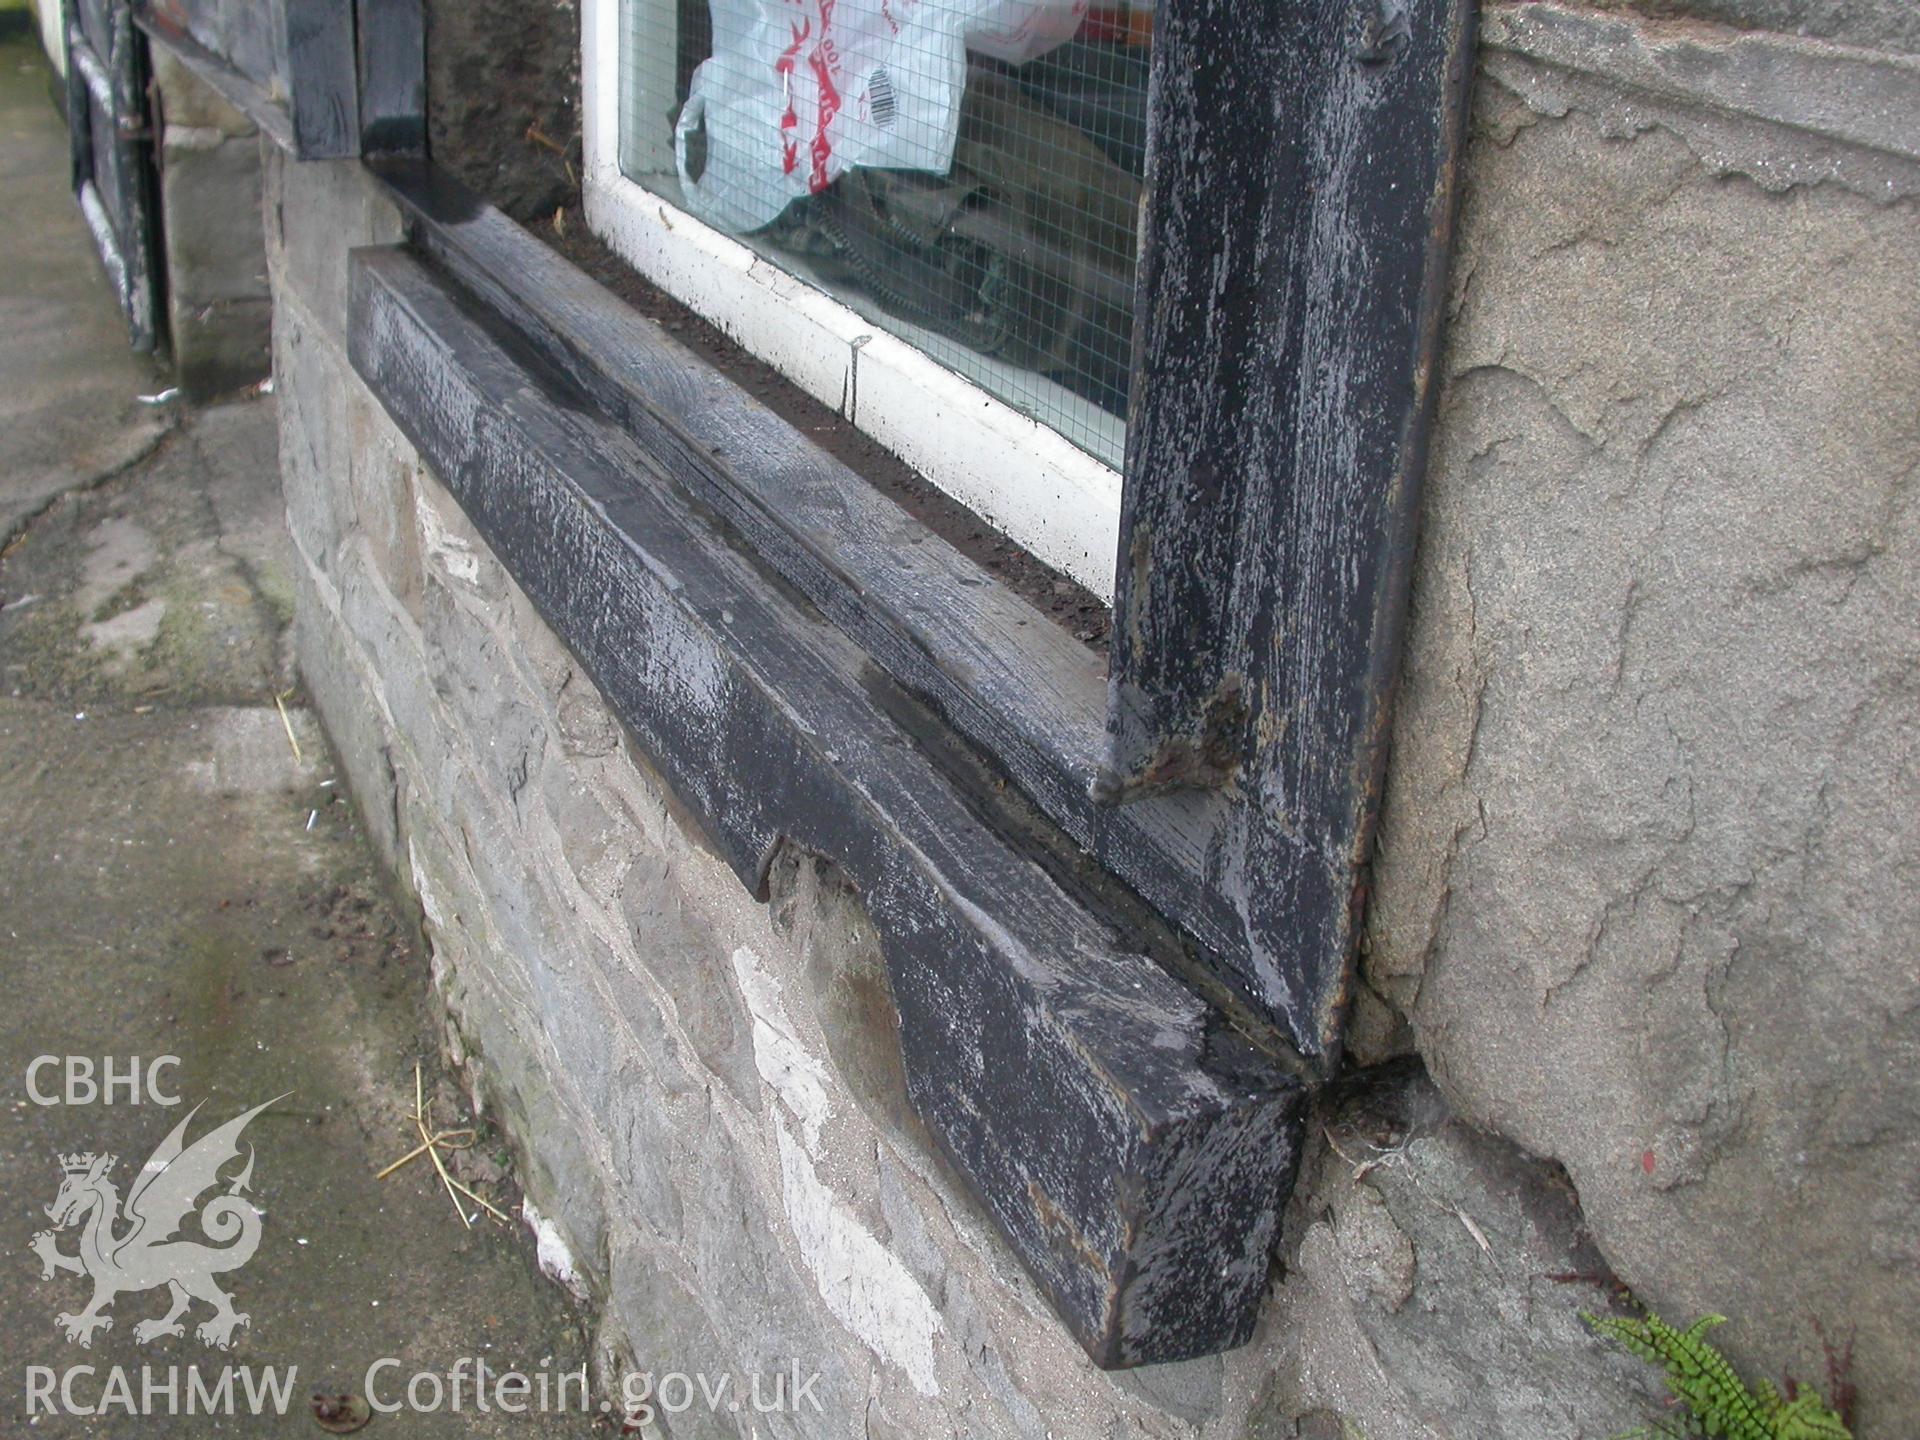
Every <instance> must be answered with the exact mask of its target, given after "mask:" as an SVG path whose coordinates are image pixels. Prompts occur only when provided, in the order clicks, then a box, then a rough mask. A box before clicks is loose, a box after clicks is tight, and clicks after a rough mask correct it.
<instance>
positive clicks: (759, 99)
mask: <svg viewBox="0 0 1920 1440" xmlns="http://www.w3.org/2000/svg"><path fill="white" fill-rule="evenodd" d="M620 29H621V57H620V168H621V170H622V171H623V172H624V173H625V174H626V175H627V177H628V178H629V179H631V180H634V181H637V182H638V183H639V184H641V185H644V186H645V187H647V188H648V189H649V190H651V191H653V192H655V193H656V194H659V195H661V196H662V197H663V198H666V199H668V200H670V201H672V202H673V203H674V204H675V205H677V206H680V207H681V208H683V209H685V210H688V211H690V212H691V213H693V214H694V215H696V216H698V217H699V218H700V219H702V220H704V221H706V222H707V223H708V224H710V225H713V226H714V227H715V228H717V229H719V230H722V231H724V232H726V233H728V234H731V235H734V236H737V237H739V238H740V239H741V240H743V241H744V242H745V243H746V244H748V245H750V246H752V247H753V248H754V249H756V250H757V251H759V252H760V253H761V254H763V255H765V256H767V257H768V258H769V259H772V260H774V261H776V262H777V263H779V264H780V265H781V266H782V267H783V268H785V269H787V270H789V271H791V272H793V273H795V274H797V275H800V276H802V277H803V278H805V279H807V280H809V281H811V282H813V283H814V284H817V285H819V286H820V287H821V288H822V289H824V290H826V291H828V292H829V293H831V294H832V295H834V296H835V297H836V298H838V299H839V300H841V301H842V303H844V304H846V305H848V306H850V307H851V308H853V309H854V310H856V311H858V312H859V313H861V314H863V315H864V316H866V317H867V318H868V319H870V320H872V321H873V322H874V323H875V324H876V325H880V326H883V327H885V328H886V329H888V330H891V331H893V332H894V333H895V334H898V335H900V336H902V337H903V338H905V339H906V340H908V341H910V342H911V343H913V344H914V345H915V346H917V347H918V348H920V349H921V350H923V351H925V352H926V353H928V354H929V355H931V356H932V357H933V358H935V359H936V360H938V361H940V362H941V363H942V364H945V365H947V366H949V367H950V368H952V369H954V370H956V371H959V372H960V373H961V374H963V375H965V376H967V377H969V378H970V379H972V380H973V381H975V382H976V383H977V384H979V385H980V386H982V387H983V388H984V389H986V390H988V391H990V392H991V393H993V394H995V395H997V396H999V397H1000V398H1001V399H1002V400H1004V401H1006V402H1007V403H1008V404H1010V405H1012V406H1013V407H1014V408H1015V409H1017V410H1019V411H1021V412H1023V413H1025V414H1027V415H1030V416H1032V417H1033V418H1034V419H1036V420H1038V421H1040V422H1041V423H1042V424H1045V425H1048V426H1050V427H1052V428H1053V429H1055V430H1058V431H1059V432H1060V433H1061V434H1063V435H1065V436H1066V437H1067V438H1068V439H1070V440H1072V441H1074V442H1075V443H1076V444H1078V445H1079V446H1081V447H1082V448H1083V449H1085V450H1087V451H1089V452H1091V453H1092V454H1094V455H1095V456H1097V457H1099V458H1100V459H1101V460H1103V461H1105V462H1106V463H1108V464H1110V465H1113V466H1116V467H1117V466H1118V465H1119V464H1120V460H1121V452H1122V449H1123V446H1124V442H1125V431H1126V420H1125V417H1126V411H1127V390H1128V383H1129V379H1130V376H1131V371H1132V354H1133V340H1132V328H1133V287H1134V264H1135V258H1136V254H1137V251H1138V246H1139V214H1140V188H1141V168H1142V162H1143V156H1144V151H1145V148H1146V86H1147V58H1148V53H1149V47H1150V45H1151V41H1152V36H1153V0H1135V3H1132V4H1128V3H1118V4H1097V5H1092V6H1090V5H1089V0H622V13H621V27H620Z"/></svg>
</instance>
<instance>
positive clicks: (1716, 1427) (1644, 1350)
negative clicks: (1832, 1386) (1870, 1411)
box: [1581, 1313, 1853, 1440]
mask: <svg viewBox="0 0 1920 1440" xmlns="http://www.w3.org/2000/svg"><path fill="white" fill-rule="evenodd" d="M1581 1318H1582V1319H1584V1320H1585V1321H1586V1322H1587V1324H1589V1325H1591V1326H1592V1327H1593V1328H1594V1330H1596V1331H1597V1332H1599V1333H1600V1334H1602V1335H1605V1336H1608V1337H1609V1338H1611V1339H1613V1340H1617V1341H1619V1342H1620V1344H1622V1345H1624V1346H1625V1347H1626V1348H1627V1349H1629V1350H1631V1351H1632V1352H1633V1353H1634V1354H1635V1355H1638V1356H1639V1357H1640V1358H1641V1359H1642V1360H1645V1361H1646V1362H1647V1363H1648V1364H1650V1365H1658V1366H1659V1367H1660V1369H1661V1371H1662V1372H1663V1373H1664V1375H1665V1377H1666V1382H1667V1389H1669V1390H1671V1391H1672V1392H1673V1393H1674V1395H1675V1396H1676V1397H1677V1398H1678V1399H1679V1401H1680V1403H1681V1404H1682V1405H1684V1406H1686V1409H1687V1414H1686V1416H1685V1418H1684V1419H1681V1420H1678V1421H1669V1422H1664V1423H1662V1424H1661V1425H1659V1426H1656V1427H1655V1428H1654V1429H1653V1430H1651V1431H1643V1432H1640V1433H1643V1434H1658V1435H1674V1436H1691V1435H1707V1436H1714V1437H1721V1440H1852V1435H1853V1432H1852V1431H1850V1430H1848V1429H1847V1427H1846V1426H1845V1425H1844V1424H1842V1423H1841V1420H1840V1417H1839V1416H1838V1415H1836V1414H1834V1413H1833V1411H1831V1410H1829V1409H1828V1408H1827V1404H1826V1400H1825V1398H1824V1397H1823V1396H1822V1395H1821V1394H1820V1393H1819V1392H1818V1391H1817V1390H1814V1389H1812V1388H1811V1387H1809V1388H1808V1389H1807V1391H1806V1392H1805V1393H1804V1394H1802V1395H1800V1396H1798V1397H1797V1398H1795V1399H1793V1400H1786V1399H1783V1398H1782V1397H1781V1394H1780V1392H1779V1391H1778V1390H1776V1389H1775V1388H1774V1387H1773V1386H1772V1385H1771V1384H1770V1383H1769V1382H1767V1381H1765V1380H1762V1381H1761V1382H1760V1383H1759V1385H1758V1386H1757V1387H1755V1388H1754V1389H1752V1390H1749V1389H1748V1388H1747V1387H1746V1386H1745V1385H1744V1384H1743V1383H1741V1380H1740V1377H1739V1376H1738V1375H1736V1374H1734V1373H1733V1367H1732V1366H1731V1365H1729V1364H1728V1363H1727V1357H1726V1356H1724V1355H1722V1354H1721V1353H1720V1352H1719V1351H1718V1350H1716V1349H1714V1347H1713V1346H1712V1345H1710V1344H1708V1343H1707V1341H1706V1339H1705V1336H1706V1333H1707V1332H1708V1331H1709V1330H1711V1329H1713V1327H1714V1326H1716V1325H1724V1324H1726V1323H1727V1317H1726V1316H1724V1315H1703V1316H1701V1317H1700V1318H1699V1319H1698V1320H1696V1321H1694V1322H1693V1324H1691V1325H1689V1326H1688V1327H1687V1328H1686V1329H1685V1330H1676V1329H1674V1328H1673V1327H1672V1326H1671V1325H1669V1324H1667V1323H1666V1322H1665V1321H1664V1320H1662V1319H1661V1318H1660V1317H1659V1316H1657V1315H1649V1316H1647V1317H1646V1318H1645V1319H1644V1320H1624V1319H1613V1318H1609V1319H1604V1320H1603V1319H1600V1318H1599V1317H1597V1316H1594V1315H1587V1314H1584V1313H1583V1314H1582V1316H1581Z"/></svg>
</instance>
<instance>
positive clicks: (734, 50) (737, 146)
mask: <svg viewBox="0 0 1920 1440" xmlns="http://www.w3.org/2000/svg"><path fill="white" fill-rule="evenodd" d="M711 5H712V10H713V54H712V56H711V57H710V58H709V59H707V60H706V61H704V62H703V63H702V64H701V66H700V68H699V69H698V70H696V71H694V75H693V83H692V86H691V88H690V90H689V93H688V96H687V103H686V105H685V106H684V107H683V108H682V109H681V112H680V118H679V121H678V123H677V124H676V126H675V130H674V158H675V164H676V167H677V168H678V170H679V172H680V186H681V192H682V195H683V197H684V199H685V201H686V204H687V208H688V209H690V210H692V211H693V213H694V214H696V215H698V216H699V217H700V218H701V219H703V220H705V221H707V222H708V223H709V224H711V225H716V226H718V227H720V228H721V229H723V230H729V231H732V232H734V233H736V234H743V233H745V232H747V231H751V230H758V229H759V228H760V227H761V226H763V225H766V224H768V223H769V222H770V221H772V220H773V219H774V218H775V217H776V216H778V215H779V214H780V212H781V211H782V210H784V209H785V208H786V207H787V205H788V204H789V203H791V202H792V201H793V200H795V199H797V198H798V197H800V196H802V195H817V194H819V193H820V192H821V191H822V190H825V189H826V188H827V187H828V186H829V185H831V184H832V183H833V182H834V181H835V180H836V179H838V178H839V177H840V176H841V175H842V174H844V173H845V172H846V171H847V169H848V168H849V167H851V166H855V165H865V166H875V167H879V168H884V169H894V170H925V171H930V172H932V173H934V174H945V173H946V171H947V168H948V167H949V166H950V165H951V164H952V162H953V146H954V138H955V135H956V133H957V131H958V129H959V117H960V95H961V91H962V90H963V89H964V87H965V85H966V77H967V55H966V52H967V50H968V49H969V48H972V49H974V50H977V51H979V52H981V53H982V54H986V55H991V56H994V57H995V58H997V59H1000V60H1004V61H1007V62H1008V63H1010V64H1021V63H1023V62H1025V61H1028V60H1032V59H1034V58H1036V57H1037V56H1040V55H1043V54H1045V53H1046V52H1047V51H1048V50H1051V49H1052V48H1053V47H1054V46H1056V45H1059V44H1061V43H1062V42H1063V41H1066V40H1068V39H1070V38H1072V36H1073V34H1074V32H1075V31H1077V30H1078V29H1079V27H1080V23H1081V21H1082V20H1083V19H1084V18H1085V16H1086V12H1087V5H1088V0H711Z"/></svg>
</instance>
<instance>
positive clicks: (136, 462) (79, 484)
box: [0, 419, 186, 560]
mask: <svg viewBox="0 0 1920 1440" xmlns="http://www.w3.org/2000/svg"><path fill="white" fill-rule="evenodd" d="M184 433H186V431H185V427H184V426H183V425H181V423H180V421H179V420H178V419H175V420H173V421H171V422H170V423H169V424H168V425H167V426H166V427H165V428H164V429H162V430H161V431H160V432H159V433H158V434H156V435H155V436H154V437H153V438H152V439H151V440H149V441H148V442H147V443H146V444H145V445H144V446H142V447H141V448H140V450H139V451H138V452H137V453H136V454H133V455H130V456H128V457H127V458H126V459H124V460H122V461H120V462H119V463H118V464H115V465H110V466H108V467H107V468H106V469H105V470H102V471H101V472H100V473H99V474H97V475H89V476H86V477H84V478H82V479H79V480H76V481H74V482H73V483H72V484H71V485H63V486H62V487H61V488H60V489H58V490H56V491H54V493H53V494H51V495H49V496H48V497H47V498H46V499H45V500H43V501H41V503H40V504H38V505H36V506H34V508H33V509H32V510H30V511H28V512H27V513H26V514H25V515H22V516H21V517H20V519H19V521H18V522H16V523H15V524H14V526H13V527H12V528H11V529H10V530H8V531H6V533H4V534H0V560H4V559H6V558H7V556H9V555H11V554H12V553H13V552H14V551H15V550H17V549H19V547H20V545H21V542H23V541H24V540H25V539H26V538H27V534H28V532H29V531H31V530H32V529H33V527H34V526H36V525H38V524H39V523H40V522H41V521H42V520H45V519H46V518H47V517H48V516H49V515H51V514H52V513H53V512H54V510H55V509H57V508H58V507H59V505H60V502H61V501H63V500H66V499H69V498H71V497H74V496H79V495H91V494H92V493H93V492H94V491H96V490H102V489H105V488H106V487H107V486H108V485H111V484H112V483H113V482H114V481H116V480H119V479H122V478H125V477H127V476H130V475H131V474H132V473H133V472H134V471H135V470H138V469H139V468H140V467H141V466H143V465H146V464H148V463H149V462H150V461H154V460H157V459H159V458H160V454H161V452H162V450H164V449H165V448H166V447H167V445H168V443H169V442H170V441H172V440H173V439H175V438H176V437H177V436H180V435H182V434H184Z"/></svg>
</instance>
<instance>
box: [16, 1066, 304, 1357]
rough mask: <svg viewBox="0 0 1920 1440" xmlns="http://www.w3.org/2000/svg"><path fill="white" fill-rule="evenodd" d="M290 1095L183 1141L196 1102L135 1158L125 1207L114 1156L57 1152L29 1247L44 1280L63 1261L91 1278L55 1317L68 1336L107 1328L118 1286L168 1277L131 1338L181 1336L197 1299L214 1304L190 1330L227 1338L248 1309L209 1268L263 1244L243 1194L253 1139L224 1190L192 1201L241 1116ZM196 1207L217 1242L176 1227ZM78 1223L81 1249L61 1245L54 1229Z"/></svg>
mask: <svg viewBox="0 0 1920 1440" xmlns="http://www.w3.org/2000/svg"><path fill="white" fill-rule="evenodd" d="M286 1098H287V1097H286V1096H285V1095H280V1096H276V1097H275V1099H274V1100H269V1101H267V1103H266V1105H256V1106H254V1108H253V1109H251V1110H249V1111H247V1112H246V1114H244V1115H240V1116H237V1117H236V1118H234V1119H232V1120H229V1121H228V1122H227V1123H226V1124H224V1125H222V1126H220V1127H219V1128H218V1129H215V1130H210V1131H208V1132H207V1133H206V1134H205V1135H202V1136H201V1137H200V1138H199V1139H198V1140H196V1141H194V1142H193V1144H191V1145H187V1144H185V1143H184V1142H185V1139H186V1133H187V1124H188V1122H189V1121H191V1120H192V1119H193V1117H194V1116H195V1115H197V1114H198V1113H199V1112H200V1107H199V1106H198V1105H196V1106H194V1107H193V1109H192V1110H190V1111H188V1112H187V1115H186V1118H185V1119H183V1120H181V1122H180V1123H179V1124H178V1125H176V1126H174V1127H173V1133H172V1134H170V1135H168V1136H167V1138H166V1139H165V1140H162V1141H161V1142H160V1148H159V1149H157V1150H155V1151H154V1152H153V1155H152V1157H151V1158H150V1159H149V1160H148V1161H147V1163H146V1164H144V1165H142V1166H141V1167H140V1173H139V1174H137V1175H136V1176H134V1178H133V1184H132V1186H131V1187H130V1188H129V1190H128V1191H127V1198H126V1202H125V1204H124V1206H123V1205H122V1203H121V1200H120V1191H119V1188H118V1187H117V1186H116V1185H115V1184H114V1183H113V1179H112V1176H113V1168H114V1166H115V1164H117V1163H118V1159H119V1157H118V1156H114V1155H96V1154H93V1153H92V1152H88V1153H86V1154H80V1155H62V1156H61V1157H60V1169H61V1171H62V1173H63V1178H62V1180H61V1182H60V1193H59V1194H57V1195H55V1196H54V1197H53V1203H52V1204H51V1205H49V1206H47V1207H46V1213H47V1218H48V1219H49V1220H51V1221H53V1229H51V1230H42V1231H41V1232H40V1233H39V1234H37V1235H35V1236H34V1237H33V1241H32V1243H31V1245H30V1246H29V1248H30V1249H31V1250H32V1251H33V1253H34V1254H36V1255H38V1256H39V1257H40V1263H41V1266H42V1270H41V1274H40V1278H41V1279H42V1280H51V1279H52V1278H53V1277H54V1275H55V1273H56V1272H58V1271H62V1270H64V1271H69V1272H71V1273H72V1274H75V1275H84V1276H86V1277H88V1278H89V1279H91V1280H92V1281H93V1299H92V1300H90V1301H89V1302H88V1303H87V1307H86V1309H84V1310H82V1311H80V1313H79V1314H77V1315H75V1314H66V1313H63V1314H60V1315H58V1316H55V1317H54V1322H53V1323H54V1324H55V1325H56V1326H58V1327H59V1328H60V1329H61V1330H64V1331H65V1332H66V1336H67V1339H68V1340H70V1341H73V1342H75V1343H77V1344H79V1345H81V1346H83V1347H86V1348H91V1347H92V1345H93V1333H94V1331H96V1330H111V1329H112V1328H113V1317H112V1316H111V1315H108V1314H105V1313H104V1312H105V1310H106V1308H107V1307H108V1306H109V1305H111V1304H112V1303H113V1300H114V1297H115V1296H116V1295H119V1294H120V1293H121V1292H122V1291H140V1290H155V1289H158V1288H159V1287H160V1286H162V1285H164V1286H166V1287H167V1291H168V1293H169V1294H170V1295H171V1296H172V1303H171V1304H170V1305H169V1306H168V1307H167V1313H166V1314H164V1315H160V1316H156V1317H154V1318H153V1319H150V1320H142V1321H141V1322H140V1323H139V1324H137V1325H135V1326H134V1327H133V1337H134V1339H136V1340H138V1341H140V1342H141V1343H142V1344H145V1343H147V1342H148V1341H151V1340H157V1339H159V1338H160V1337H161V1336H162V1335H176V1336H177V1335H184V1334H185V1333H186V1327H185V1326H184V1325H183V1324H182V1323H181V1318H180V1317H181V1316H182V1315H184V1314H186V1312H187V1310H188V1308H189V1307H190V1306H191V1305H192V1303H193V1302H194V1301H195V1300H200V1301H204V1302H205V1303H206V1304H209V1305H211V1306H213V1312H214V1313H213V1315H212V1317H211V1318H209V1319H207V1320H203V1321H202V1322H201V1323H200V1324H199V1325H198V1326H196V1327H195V1328H194V1334H195V1335H197V1336H198V1337H199V1338H200V1340H201V1341H203V1342H204V1343H205V1344H208V1345H212V1346H216V1347H218V1348H219V1349H221V1350H225V1349H227V1348H228V1347H229V1346H231V1345H232V1344H233V1332H234V1331H235V1330H237V1329H239V1328H240V1327H241V1326H242V1325H245V1324H246V1323H247V1320H248V1316H247V1314H246V1312H245V1311H242V1310H235V1309H234V1308H233V1297H232V1296H231V1295H228V1294H227V1293H226V1292H225V1291H224V1290H222V1289H221V1288H220V1287H219V1286H218V1285H217V1284H215V1283H214V1276H216V1275H224V1274H225V1273H227V1272H228V1271H230V1270H238V1269H239V1268H240V1267H241V1266H242V1265H244V1264H246V1263H247V1261H249V1260H251V1259H252V1258H253V1252H254V1251H255V1250H256V1249H258V1248H259V1245H260V1212H259V1211H258V1210H256V1209H254V1207H253V1206H252V1204H251V1203H249V1202H248V1201H246V1200H244V1199H242V1198H241V1192H243V1191H244V1190H246V1188H247V1186H248V1185H249V1184H250V1183H251V1181H252V1179H253V1147H252V1146H251V1145H248V1146H247V1147H246V1155H247V1161H246V1165H245V1167H244V1168H242V1169H241V1171H240V1172H239V1173H238V1174H237V1175H234V1176H233V1177H232V1178H231V1179H229V1180H228V1181H226V1182H225V1183H226V1190H225V1191H224V1192H223V1193H221V1194H218V1195H215V1196H214V1197H213V1198H212V1199H210V1200H208V1201H207V1202H206V1203H205V1204H204V1205H199V1206H198V1209H197V1211H196V1202H198V1201H199V1199H200V1197H201V1196H202V1195H203V1194H205V1193H206V1191H207V1190H209V1189H211V1188H212V1187H213V1186H215V1185H217V1184H220V1183H221V1181H220V1177H219V1171H220V1170H221V1168H222V1167H223V1166H225V1165H226V1164H227V1163H228V1162H229V1161H231V1160H234V1159H236V1158H237V1157H238V1156H239V1155H240V1151H241V1146H240V1132H241V1131H242V1130H244V1129H246V1128H247V1122H248V1121H250V1120H252V1119H253V1117H254V1116H256V1115H258V1114H259V1113H260V1112H261V1111H262V1110H265V1109H266V1108H267V1106H268V1105H272V1104H274V1103H275V1102H276V1100H284V1099H286ZM196 1213H197V1214H198V1217H199V1221H200V1231H201V1233H202V1234H204V1235H205V1236H206V1237H207V1239H208V1240H209V1241H211V1242H213V1243H211V1244H202V1243H201V1242H199V1241H197V1240H189V1239H185V1238H183V1237H182V1236H181V1233H180V1231H181V1226H182V1225H183V1224H184V1223H185V1221H186V1220H187V1218H188V1217H189V1216H190V1215H194V1214H196ZM75 1225H78V1226H79V1227H80V1248H79V1250H78V1252H77V1253H75V1254H72V1255H68V1254H65V1253H63V1252H62V1251H61V1250H60V1249H58V1248H57V1244H56V1240H55V1236H56V1232H58V1231H62V1230H66V1229H69V1228H70V1227H72V1226H75Z"/></svg>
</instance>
